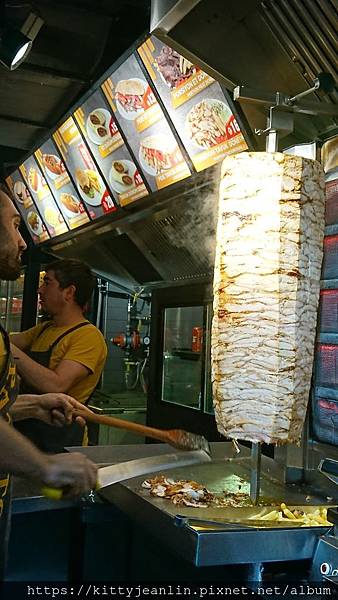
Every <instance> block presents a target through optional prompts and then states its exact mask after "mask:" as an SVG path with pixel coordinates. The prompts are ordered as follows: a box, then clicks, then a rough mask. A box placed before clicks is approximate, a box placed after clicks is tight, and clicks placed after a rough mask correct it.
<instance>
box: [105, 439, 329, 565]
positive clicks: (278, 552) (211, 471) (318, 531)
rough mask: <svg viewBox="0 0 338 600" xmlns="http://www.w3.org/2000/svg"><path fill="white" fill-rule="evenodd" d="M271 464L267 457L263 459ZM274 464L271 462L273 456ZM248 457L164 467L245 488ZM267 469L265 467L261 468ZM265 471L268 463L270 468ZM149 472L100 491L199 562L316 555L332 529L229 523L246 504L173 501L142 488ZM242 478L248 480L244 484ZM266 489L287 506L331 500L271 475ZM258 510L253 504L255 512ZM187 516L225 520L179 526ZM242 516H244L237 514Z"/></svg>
mask: <svg viewBox="0 0 338 600" xmlns="http://www.w3.org/2000/svg"><path fill="white" fill-rule="evenodd" d="M212 447H213V448H212V449H213V453H214V454H218V455H219V453H220V451H221V454H224V456H228V457H229V453H230V452H231V445H230V444H222V445H221V446H220V447H219V446H218V445H217V446H215V444H213V445H212ZM263 462H265V463H267V464H268V463H269V459H263ZM271 463H272V461H271ZM249 464H250V463H249V458H248V457H241V458H240V459H233V460H232V459H229V458H227V459H224V458H223V459H219V458H215V459H214V460H213V462H212V463H210V464H205V465H194V466H190V467H181V468H176V469H172V470H168V471H166V473H165V474H166V476H168V477H172V478H174V479H180V478H182V479H193V480H195V481H199V482H201V483H203V484H204V485H205V486H206V487H207V488H208V489H209V490H210V491H212V492H221V491H223V490H224V489H226V490H229V491H237V490H238V488H239V485H240V486H241V491H245V489H247V488H248V482H249V476H250V473H249ZM270 466H271V469H272V467H273V465H272V464H271V465H270ZM263 469H264V467H263ZM266 470H267V467H266ZM145 478H146V477H145V476H142V477H137V478H134V479H130V480H128V481H127V482H124V483H123V484H117V485H114V486H110V487H108V488H105V489H103V490H102V492H101V493H100V495H102V496H103V497H104V498H105V499H106V500H108V501H109V502H112V503H113V504H114V505H116V506H117V507H119V508H120V510H123V512H125V513H126V514H127V515H128V516H129V517H130V518H131V519H133V520H134V521H136V522H137V523H138V524H139V525H141V526H142V527H143V528H144V529H146V530H147V531H148V533H150V534H151V535H152V536H153V537H154V538H159V539H160V540H162V542H163V541H164V540H165V543H166V545H167V546H168V547H169V548H171V550H172V551H174V552H175V553H178V554H180V555H181V556H182V557H183V558H185V559H186V560H189V561H190V562H191V563H193V564H194V565H196V566H216V565H227V564H244V563H261V562H263V563H264V562H274V561H290V560H301V559H310V558H311V557H312V556H313V553H314V550H315V546H316V543H317V540H318V537H319V536H320V535H322V534H323V533H325V532H327V530H328V528H323V527H315V528H297V529H295V528H293V527H291V526H290V527H289V528H282V529H281V528H269V529H260V528H254V527H252V528H248V527H246V526H243V525H241V524H240V523H236V524H227V520H228V519H230V517H233V513H234V510H235V511H236V513H237V514H238V515H240V514H241V513H242V515H243V514H244V515H245V514H247V511H248V509H247V508H243V509H242V508H236V509H225V508H214V509H202V508H200V509H198V508H190V507H182V506H175V505H174V504H172V503H171V502H169V501H168V500H166V499H162V498H157V497H153V496H150V494H149V492H148V491H147V490H145V489H143V488H142V487H141V484H142V481H143V480H144V479H145ZM243 482H244V483H243ZM262 494H263V495H264V496H269V497H271V498H273V499H275V502H274V501H273V500H272V502H273V503H274V504H276V505H277V504H279V503H280V502H281V501H285V502H286V503H288V504H289V505H309V506H310V505H315V504H321V505H322V504H325V503H327V499H326V498H324V497H320V496H313V495H312V494H311V490H310V489H308V488H306V487H302V486H297V485H291V486H283V485H281V484H279V483H278V482H277V481H276V480H274V479H273V477H271V475H263V477H262ZM253 510H254V511H255V510H257V512H259V509H252V508H250V511H251V514H252V511H253ZM178 513H179V514H180V515H183V516H186V517H191V518H194V517H198V518H199V517H201V518H206V519H211V520H212V519H214V518H216V519H217V520H219V521H222V520H223V521H224V523H223V524H220V526H216V525H215V526H214V527H211V528H206V529H199V528H195V527H194V526H191V525H189V523H187V524H185V525H183V527H177V526H176V524H175V522H176V519H175V517H176V515H177V514H178ZM239 518H240V517H239Z"/></svg>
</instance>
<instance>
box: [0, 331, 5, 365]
mask: <svg viewBox="0 0 338 600" xmlns="http://www.w3.org/2000/svg"><path fill="white" fill-rule="evenodd" d="M6 360H7V351H6V346H5V342H4V338H3V337H2V335H1V333H0V375H1V373H2V371H3V369H4V367H5V364H6Z"/></svg>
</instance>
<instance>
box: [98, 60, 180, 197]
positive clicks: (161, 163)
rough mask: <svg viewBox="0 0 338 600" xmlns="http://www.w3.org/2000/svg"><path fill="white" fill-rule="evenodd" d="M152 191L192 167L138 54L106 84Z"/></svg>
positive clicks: (112, 104)
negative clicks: (148, 79) (180, 146)
mask: <svg viewBox="0 0 338 600" xmlns="http://www.w3.org/2000/svg"><path fill="white" fill-rule="evenodd" d="M102 90H103V93H104V94H105V96H106V98H107V100H108V102H109V105H110V107H111V108H112V110H113V113H114V116H115V118H116V120H117V121H118V123H119V125H120V126H121V129H122V132H123V133H124V134H125V137H126V139H127V141H128V144H129V146H130V147H131V149H132V151H133V153H134V155H135V157H136V159H137V160H138V162H139V164H140V167H141V169H142V171H143V173H144V174H145V176H146V178H147V181H148V184H149V186H150V188H151V190H153V191H156V190H159V189H162V188H165V187H167V186H168V185H171V184H172V183H175V182H177V181H180V180H182V179H185V178H186V177H189V175H190V170H189V167H188V165H187V163H186V161H185V159H184V157H183V155H182V152H181V150H180V148H179V146H178V144H177V142H176V139H175V136H174V135H173V133H172V131H171V129H170V127H169V125H168V123H167V121H166V119H165V116H164V114H163V111H162V109H161V107H160V105H159V104H158V102H157V100H156V98H155V95H154V92H153V91H152V89H151V87H150V86H149V84H148V82H147V80H146V78H145V75H144V73H143V71H142V69H141V67H140V65H139V63H138V61H137V59H136V57H135V56H134V55H132V56H130V57H129V58H128V59H127V60H126V61H125V62H124V63H123V64H122V65H121V66H120V67H119V68H118V69H117V70H116V71H114V73H112V74H111V76H110V77H109V78H108V79H107V80H106V81H105V82H104V84H103V85H102Z"/></svg>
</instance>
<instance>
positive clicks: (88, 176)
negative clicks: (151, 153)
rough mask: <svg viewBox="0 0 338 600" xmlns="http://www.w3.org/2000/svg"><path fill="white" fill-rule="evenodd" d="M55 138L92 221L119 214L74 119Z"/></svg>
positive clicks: (60, 128)
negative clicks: (107, 215) (115, 213)
mask: <svg viewBox="0 0 338 600" xmlns="http://www.w3.org/2000/svg"><path fill="white" fill-rule="evenodd" d="M53 138H54V141H55V143H56V146H57V147H58V149H59V151H60V154H61V156H62V158H63V160H64V162H65V164H66V166H67V169H68V171H69V172H70V174H71V176H72V177H73V179H74V181H75V185H76V188H77V191H78V193H79V195H80V197H81V198H82V200H83V202H84V204H85V206H86V208H87V210H88V212H89V216H90V217H91V219H97V218H98V217H101V216H102V215H104V214H106V213H110V212H113V211H115V210H116V209H117V206H116V204H115V202H114V200H113V198H112V195H111V194H110V192H109V191H108V189H107V186H106V184H105V183H104V181H103V179H102V177H101V175H100V173H99V172H98V170H97V167H96V165H95V163H94V159H93V158H92V156H91V154H90V152H89V150H88V148H87V146H86V143H85V141H84V140H83V139H82V136H81V134H80V131H79V129H78V128H77V126H76V123H75V121H74V119H73V118H72V117H70V118H69V119H67V121H65V122H64V123H63V124H62V125H61V127H59V129H58V130H57V131H56V132H55V133H54V134H53Z"/></svg>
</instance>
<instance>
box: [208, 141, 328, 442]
mask: <svg viewBox="0 0 338 600" xmlns="http://www.w3.org/2000/svg"><path fill="white" fill-rule="evenodd" d="M323 234H324V178H323V172H322V168H321V166H320V164H319V163H317V162H316V161H313V160H309V159H303V158H300V157H296V156H289V155H285V154H281V153H264V152H257V153H247V152H244V153H241V154H237V155H233V156H229V157H227V158H226V159H225V160H224V162H223V165H222V173H221V184H220V198H219V212H218V226H217V248H216V260H215V273H214V317H213V323H212V380H213V397H214V406H215V416H216V422H217V427H218V430H219V432H220V433H221V434H223V435H224V436H226V437H229V438H233V439H236V438H238V439H242V440H249V441H252V442H266V443H276V444H283V443H293V442H298V440H299V439H300V436H301V432H302V426H303V423H304V419H305V414H306V408H307V403H308V398H309V391H310V383H311V374H312V363H313V353H314V342H315V331H316V322H317V308H318V299H319V284H320V273H321V263H322V252H323V250H322V249H323Z"/></svg>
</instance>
